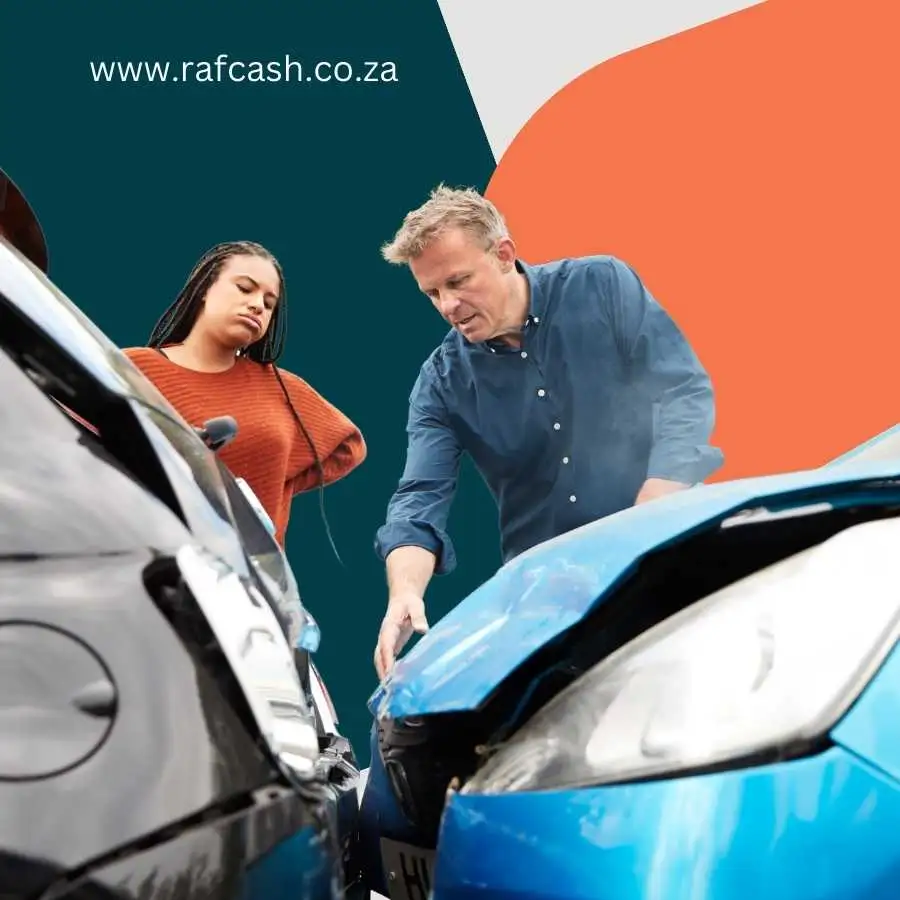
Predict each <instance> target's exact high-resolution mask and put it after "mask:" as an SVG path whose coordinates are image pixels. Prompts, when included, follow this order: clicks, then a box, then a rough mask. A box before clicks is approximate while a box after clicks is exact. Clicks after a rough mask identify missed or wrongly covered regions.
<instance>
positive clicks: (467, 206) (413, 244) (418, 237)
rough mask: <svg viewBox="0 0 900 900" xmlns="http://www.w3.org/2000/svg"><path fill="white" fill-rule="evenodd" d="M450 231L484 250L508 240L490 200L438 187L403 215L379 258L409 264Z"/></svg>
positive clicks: (471, 191)
mask: <svg viewBox="0 0 900 900" xmlns="http://www.w3.org/2000/svg"><path fill="white" fill-rule="evenodd" d="M449 228H461V229H463V230H464V231H466V232H468V233H469V235H470V236H471V237H472V238H474V239H475V241H476V242H477V243H478V244H480V245H481V246H482V247H483V248H484V249H485V250H489V249H490V248H491V247H493V245H494V244H495V243H496V242H497V241H499V240H501V239H502V238H506V237H509V231H508V230H507V227H506V222H505V221H504V219H503V216H502V215H500V212H499V210H498V209H497V207H496V206H494V204H493V203H491V201H490V200H488V199H486V198H485V197H482V195H481V194H479V193H478V191H476V190H475V189H474V188H449V187H446V186H445V185H443V184H440V185H438V186H437V187H436V188H435V189H434V190H433V191H432V192H431V195H430V196H429V198H428V200H426V201H425V203H423V204H422V205H421V206H420V207H419V208H418V209H414V210H412V211H411V212H409V213H407V214H406V217H405V218H404V220H403V224H402V225H401V226H400V229H399V230H398V231H397V233H396V234H395V235H394V237H393V239H392V240H391V241H390V242H389V243H387V244H385V245H384V246H383V247H382V248H381V255H382V256H383V257H384V258H385V259H386V260H387V261H388V262H389V263H393V264H394V265H403V264H406V263H409V262H410V260H413V259H415V258H416V257H418V256H419V255H420V254H421V253H422V252H423V251H424V250H425V248H426V247H427V246H428V245H429V244H430V243H431V242H432V241H433V240H434V239H435V238H436V237H438V236H439V235H440V234H442V233H443V232H444V231H446V230H447V229H449Z"/></svg>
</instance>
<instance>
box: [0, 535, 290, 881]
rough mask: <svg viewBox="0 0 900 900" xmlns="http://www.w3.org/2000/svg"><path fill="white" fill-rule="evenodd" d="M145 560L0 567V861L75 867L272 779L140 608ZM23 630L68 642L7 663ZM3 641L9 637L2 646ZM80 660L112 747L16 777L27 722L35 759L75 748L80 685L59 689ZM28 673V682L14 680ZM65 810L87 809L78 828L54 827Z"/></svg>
mask: <svg viewBox="0 0 900 900" xmlns="http://www.w3.org/2000/svg"><path fill="white" fill-rule="evenodd" d="M154 556H155V554H154V553H152V552H151V551H149V550H145V551H143V552H137V551H135V552H133V553H130V554H124V553H116V554H113V555H106V556H96V557H84V556H79V557H62V558H40V557H39V558H37V559H28V560H3V561H0V658H2V659H3V660H4V661H5V663H6V667H5V668H4V677H3V679H2V683H0V694H2V695H3V702H2V704H0V706H2V708H3V711H4V729H3V738H2V740H0V747H2V748H3V752H0V810H2V814H0V848H2V849H3V850H4V851H5V852H7V853H20V854H21V855H23V856H32V857H42V858H46V859H52V860H54V861H56V862H57V863H58V864H59V865H61V866H65V867H76V866H81V865H83V864H84V863H86V862H87V861H89V860H91V859H93V858H94V857H96V856H99V855H102V854H104V853H106V852H108V851H109V850H110V849H112V848H113V847H116V846H118V845H120V844H127V843H128V842H130V841H135V840H138V839H140V838H142V837H143V836H145V835H148V834H151V833H152V832H154V831H156V830H158V829H160V828H163V827H165V826H168V825H170V824H171V823H174V822H178V821H181V820H182V819H185V818H188V817H190V816H194V815H197V814H198V813H200V812H202V811H203V810H205V809H206V808H208V807H210V806H213V805H215V804H218V803H222V802H223V801H226V800H229V799H232V798H235V797H240V796H241V795H243V794H246V793H247V792H249V791H254V790H256V789H258V788H261V787H264V786H266V785H268V784H270V783H272V782H273V781H277V779H278V774H277V772H276V769H275V766H274V764H273V761H272V760H271V759H270V758H269V757H267V756H266V755H265V754H264V753H263V752H262V750H260V748H259V747H258V746H257V743H256V738H255V735H254V734H252V733H251V732H250V731H249V729H248V727H247V725H246V723H245V721H244V720H242V719H241V718H240V717H239V716H238V715H237V714H236V712H235V711H234V709H233V704H232V702H231V700H230V698H227V697H226V696H225V695H223V694H222V685H221V683H219V682H217V681H216V680H214V678H213V677H212V675H211V673H210V671H209V670H208V668H207V667H206V666H204V665H202V664H200V662H199V661H198V660H197V659H195V658H194V657H193V656H192V655H191V653H190V651H189V647H188V646H187V645H186V644H185V643H184V642H183V641H182V640H181V639H180V637H179V635H178V634H177V633H176V631H175V630H174V629H173V627H172V625H171V624H170V623H169V622H168V621H167V619H166V618H165V617H164V616H163V614H162V612H161V611H160V610H159V608H158V607H157V606H156V605H155V604H154V603H153V601H152V600H151V598H150V597H149V595H148V593H147V591H146V589H145V587H144V581H143V572H144V570H145V568H146V566H147V565H148V564H149V563H150V562H151V561H152V560H153V559H154ZM23 626H29V627H30V628H31V629H38V630H44V631H49V632H51V633H53V634H54V635H57V636H60V637H65V638H66V639H67V640H66V641H65V642H61V641H56V642H53V643H49V644H43V645H42V644H38V645H37V646H38V647H43V649H44V652H42V653H32V654H31V656H30V657H29V659H27V660H18V662H16V663H15V664H14V661H15V660H16V658H17V657H16V653H17V652H21V649H22V640H21V638H20V636H19V633H21V631H22V628H23ZM8 632H15V634H14V635H13V636H12V637H11V638H9V639H7V638H6V635H7V633H8ZM69 647H71V648H72V649H71V650H69V649H68V648H69ZM79 647H80V648H82V651H86V652H87V653H90V654H91V655H92V656H93V657H94V658H95V659H96V660H97V663H98V668H100V669H101V670H103V671H105V673H106V678H107V679H108V681H109V682H110V683H111V684H112V686H113V689H114V700H113V701H112V703H111V711H110V712H109V713H108V718H109V721H110V728H109V731H108V734H106V735H105V736H104V737H103V739H102V740H100V741H98V742H96V743H95V745H94V746H93V747H92V748H90V752H89V753H82V754H80V755H77V756H76V755H75V753H74V749H75V748H72V750H71V751H70V754H71V759H66V758H63V762H62V764H61V765H59V766H57V767H56V768H55V769H48V770H47V771H43V770H41V769H36V768H34V766H36V763H33V762H31V759H29V760H28V761H29V764H30V768H29V771H28V772H26V773H23V772H22V767H23V764H24V763H23V761H22V759H21V758H20V757H18V756H17V751H16V746H17V745H18V746H19V748H20V749H19V751H18V752H19V753H21V752H22V749H21V744H22V740H23V739H26V736H27V734H28V733H29V731H30V730H31V729H28V728H27V726H28V724H29V722H30V721H33V719H32V717H33V716H38V717H40V718H39V721H41V722H43V723H44V724H43V726H42V727H41V728H35V729H34V734H33V737H32V738H31V739H28V740H27V741H26V742H27V744H28V748H27V750H28V754H29V757H31V758H35V757H38V758H40V757H41V756H49V755H50V754H51V752H52V753H53V754H55V755H58V754H59V753H61V752H62V751H61V749H60V748H59V746H58V745H59V743H60V742H63V744H65V742H66V741H68V742H69V744H70V745H71V744H74V743H75V741H76V740H77V739H80V738H81V735H82V732H83V731H85V730H86V729H87V728H88V727H89V726H90V725H91V722H92V719H91V717H90V716H89V715H86V714H84V715H78V711H77V709H75V708H73V705H75V701H76V698H77V696H78V695H79V694H80V693H81V692H82V691H84V690H86V689H88V688H90V686H91V685H90V683H88V682H87V681H85V682H84V683H82V682H81V681H75V682H71V680H65V675H66V672H68V671H69V670H70V669H71V668H72V667H73V666H72V664H71V663H69V662H68V660H67V659H66V657H68V656H69V655H71V654H74V653H76V652H77V648H79ZM60 648H61V649H60ZM25 672H30V673H32V675H31V677H30V678H28V679H26V678H24V677H20V676H24V673H25ZM17 673H18V674H17ZM26 701H27V703H26ZM27 709H31V710H32V712H31V713H28V714H27V715H26V713H25V712H21V713H17V710H27ZM78 709H80V707H78ZM99 715H100V714H99V713H97V712H95V713H93V717H94V719H96V718H97V717H98V716H99ZM19 719H21V725H20V726H18V727H17V726H16V722H17V720H19ZM185 748H189V752H185ZM63 749H67V748H63ZM7 770H8V771H7ZM10 776H11V777H13V778H16V779H17V780H8V778H9V777H10ZM61 798H65V802H66V805H67V806H68V807H71V808H72V809H82V810H85V809H89V810H90V815H89V816H87V817H83V818H82V819H81V821H80V824H79V826H78V827H77V828H75V827H73V824H72V823H73V819H72V818H71V817H70V816H68V815H61V807H60V802H61Z"/></svg>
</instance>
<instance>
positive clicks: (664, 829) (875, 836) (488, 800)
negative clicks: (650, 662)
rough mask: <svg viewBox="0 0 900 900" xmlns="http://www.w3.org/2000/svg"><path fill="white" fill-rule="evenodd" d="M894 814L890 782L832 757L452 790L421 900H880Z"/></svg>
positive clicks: (887, 878)
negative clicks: (623, 781) (497, 790)
mask: <svg viewBox="0 0 900 900" xmlns="http://www.w3.org/2000/svg"><path fill="white" fill-rule="evenodd" d="M898 816H900V791H898V790H897V785H896V783H895V782H893V781H892V780H891V779H888V778H887V777H886V776H884V775H883V774H881V773H880V772H878V771H877V770H875V769H872V768H871V767H869V766H867V765H866V764H865V763H863V762H861V761H860V760H859V759H857V758H856V757H855V756H853V755H851V754H850V753H848V752H846V751H844V750H843V749H840V748H834V749H831V750H829V751H827V752H825V753H823V754H821V755H820V756H815V757H810V758H807V759H800V760H794V761H792V762H787V763H781V764H776V765H772V766H766V767H762V768H759V769H748V770H737V771H727V772H719V773H715V774H710V775H702V776H695V777H690V778H681V779H678V778H675V779H671V780H662V781H651V782H645V783H639V784H628V785H621V786H615V787H603V788H594V789H584V790H579V791H566V792H555V791H547V792H541V793H533V794H510V795H498V796H478V795H475V796H463V795H458V794H457V795H454V796H453V797H452V798H451V800H450V802H449V803H448V806H447V810H446V812H445V816H444V822H443V829H442V832H441V838H440V853H439V856H438V859H437V864H436V867H435V873H434V893H433V895H432V897H433V900H460V898H464V897H465V898H473V897H480V898H485V900H488V898H491V900H501V898H504V900H506V898H519V900H521V898H525V897H527V898H547V900H549V898H560V900H563V898H565V900H575V898H585V900H587V898H590V900H607V898H609V900H651V898H652V900H699V898H703V900H751V898H752V900H757V898H759V897H766V898H767V900H794V898H797V897H810V898H811V897H815V898H816V900H846V898H847V897H865V898H866V900H893V898H894V897H895V896H896V894H897V879H898V877H900V856H898V854H897V851H896V827H895V823H896V821H897V818H898ZM848 860H853V862H852V864H850V865H848Z"/></svg>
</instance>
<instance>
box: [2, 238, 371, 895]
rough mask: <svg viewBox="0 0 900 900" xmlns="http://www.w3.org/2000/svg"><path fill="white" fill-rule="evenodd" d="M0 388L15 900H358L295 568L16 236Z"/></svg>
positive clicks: (8, 813)
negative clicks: (18, 246)
mask: <svg viewBox="0 0 900 900" xmlns="http://www.w3.org/2000/svg"><path fill="white" fill-rule="evenodd" d="M0 385H2V390H0V467H2V468H0V609H2V615H0V698H2V702H0V715H2V719H3V722H2V728H0V810H2V812H0V886H2V894H3V896H4V897H29V898H31V897H34V898H38V897H41V898H44V897H46V898H50V897H53V898H60V897H67V898H95V897H96V898H106V897H109V898H113V897H121V898H161V897H171V898H175V897H178V898H185V900H191V898H201V897H202V898H204V900H213V898H222V900H225V898H229V900H230V898H238V897H240V898H247V900H255V898H256V897H265V898H267V900H269V898H273V900H278V898H281V897H291V898H310V900H318V898H336V897H339V896H341V895H342V894H344V893H346V892H348V891H356V890H358V889H359V885H358V882H357V879H358V872H357V866H356V861H355V852H354V848H355V842H356V824H357V823H356V816H357V807H358V802H357V782H358V778H359V772H358V769H357V767H356V763H355V759H354V757H353V753H352V749H351V748H350V747H349V745H348V744H347V742H346V740H345V739H344V738H343V737H342V736H341V735H340V734H339V732H338V731H337V723H336V717H335V716H334V714H333V709H332V708H331V707H330V702H329V701H328V699H327V692H326V691H325V689H324V685H323V684H322V682H321V679H320V678H319V677H318V673H317V672H316V671H315V668H314V666H312V664H311V662H310V660H309V658H308V651H307V650H305V649H303V647H302V645H303V643H304V641H303V636H304V631H305V629H306V628H307V627H308V626H310V625H311V623H310V621H309V620H308V619H306V614H305V612H304V611H303V608H302V604H301V603H300V598H299V596H298V595H297V594H296V583H295V580H294V578H293V573H292V572H291V571H290V566H289V565H288V564H287V561H286V560H285V559H284V555H283V554H282V553H281V551H280V548H279V547H278V546H277V544H276V543H275V542H274V540H273V539H272V538H271V535H269V534H268V532H267V531H266V529H265V526H264V525H262V522H261V520H260V519H259V518H258V517H257V516H256V514H255V513H254V511H253V509H252V505H251V504H249V503H248V501H247V498H246V497H245V496H244V494H243V492H242V491H241V489H240V488H239V486H238V485H237V484H236V482H235V480H234V479H233V477H232V476H231V475H230V473H229V472H228V471H227V470H226V469H225V468H224V466H222V464H221V462H220V461H219V460H218V458H217V457H216V455H215V453H214V452H212V451H211V450H210V449H209V448H208V447H207V446H206V445H205V444H204V441H203V439H202V438H201V436H200V435H198V434H197V433H196V431H195V430H194V429H193V428H191V427H190V426H189V425H188V424H187V423H186V422H184V420H183V419H181V418H180V417H179V416H178V415H177V413H175V412H174V410H173V409H172V407H171V406H170V405H169V404H168V403H167V402H166V401H165V400H164V399H163V398H162V396H161V395H160V394H159V393H158V391H156V389H155V388H153V386H152V385H151V384H150V383H149V382H148V381H147V380H146V379H145V378H144V377H143V376H142V375H141V374H140V372H139V371H138V370H137V369H136V368H135V367H134V366H133V365H132V364H131V363H130V362H129V360H128V359H127V358H126V357H125V356H124V354H122V353H121V352H120V351H119V350H118V349H117V348H116V347H115V346H114V345H113V344H112V343H111V342H109V341H108V340H107V339H106V337H105V336H104V335H103V334H102V333H101V332H100V331H99V330H98V329H97V328H96V327H95V326H94V325H93V324H92V323H91V322H90V321H89V320H88V319H87V318H86V317H85V316H84V315H83V314H81V313H80V311H79V310H78V309H77V307H75V306H74V305H73V304H72V303H71V302H70V301H69V300H68V299H67V298H66V297H65V296H63V295H62V294H61V293H60V291H59V290H58V289H57V288H56V287H55V286H54V285H53V284H52V283H51V282H50V281H49V280H48V279H47V278H46V277H45V276H44V274H43V273H42V272H41V271H40V270H39V268H38V267H37V266H36V265H34V264H33V263H32V262H30V261H29V260H27V259H26V258H25V256H23V255H22V254H20V253H19V252H17V251H16V250H15V249H13V247H12V246H11V245H10V244H9V243H7V242H6V241H5V240H4V239H2V238H0ZM216 424H217V423H211V425H212V426H215V425H216ZM218 424H221V423H218ZM212 430H214V429H212V428H211V431H212ZM206 437H207V440H208V441H209V442H210V443H212V437H211V436H210V435H207V436H206ZM291 608H293V610H294V611H295V613H296V615H295V616H293V618H291V616H290V615H287V614H286V613H290V611H291ZM314 630H315V629H314V628H313V631H314ZM295 643H299V644H300V645H301V647H300V649H295V646H294V644H295ZM313 644H314V641H313Z"/></svg>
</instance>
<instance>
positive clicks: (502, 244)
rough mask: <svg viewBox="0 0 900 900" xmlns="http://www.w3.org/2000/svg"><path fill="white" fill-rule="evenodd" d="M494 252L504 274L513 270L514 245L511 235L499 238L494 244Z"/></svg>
mask: <svg viewBox="0 0 900 900" xmlns="http://www.w3.org/2000/svg"><path fill="white" fill-rule="evenodd" d="M494 253H496V255H497V259H498V260H499V262H500V270H501V271H502V272H503V273H504V274H506V273H508V272H511V271H512V270H513V267H514V266H515V264H516V245H515V242H514V241H513V239H512V238H511V237H504V238H500V240H499V241H497V243H496V245H495V246H494Z"/></svg>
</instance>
